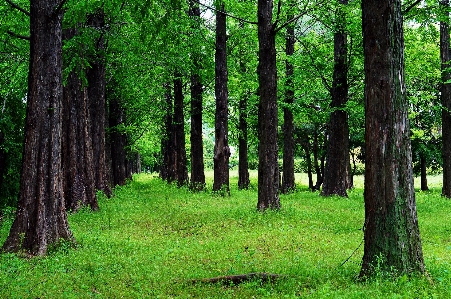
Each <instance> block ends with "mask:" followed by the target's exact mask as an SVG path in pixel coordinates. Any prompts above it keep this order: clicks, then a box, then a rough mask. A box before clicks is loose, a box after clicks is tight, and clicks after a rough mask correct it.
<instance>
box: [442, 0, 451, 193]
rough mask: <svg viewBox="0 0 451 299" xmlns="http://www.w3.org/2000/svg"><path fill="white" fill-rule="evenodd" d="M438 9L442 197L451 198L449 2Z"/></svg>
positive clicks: (446, 0) (443, 1)
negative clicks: (439, 17)
mask: <svg viewBox="0 0 451 299" xmlns="http://www.w3.org/2000/svg"><path fill="white" fill-rule="evenodd" d="M440 7H441V8H442V13H443V14H444V15H443V18H444V21H441V22H440V58H441V59H440V60H441V63H442V67H441V68H442V82H443V83H442V85H441V89H440V97H441V102H442V106H443V108H444V109H442V157H443V187H442V195H443V196H445V197H447V198H451V113H450V112H449V111H450V110H451V84H449V83H445V82H447V81H449V80H451V72H450V71H449V70H448V68H449V62H450V61H451V53H450V41H449V40H450V34H449V11H448V9H449V0H441V1H440Z"/></svg>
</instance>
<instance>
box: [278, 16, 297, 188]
mask: <svg viewBox="0 0 451 299" xmlns="http://www.w3.org/2000/svg"><path fill="white" fill-rule="evenodd" d="M293 17H294V16H293V15H292V14H288V16H287V19H288V21H289V20H291V19H292V18H293ZM294 42H295V40H294V24H293V23H292V24H290V25H288V26H287V33H286V37H285V45H286V46H285V53H286V55H287V57H290V56H292V55H293V54H294ZM293 70H294V68H293V64H292V63H291V62H290V61H289V59H287V60H286V62H285V73H286V81H285V107H284V108H283V166H282V174H283V176H282V188H281V191H282V193H288V192H290V191H292V190H294V189H295V188H296V185H295V178H294V146H295V145H294V135H293V134H294V124H293V112H292V110H291V109H292V105H293V102H294V83H293Z"/></svg>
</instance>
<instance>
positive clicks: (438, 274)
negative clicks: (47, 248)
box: [0, 172, 451, 298]
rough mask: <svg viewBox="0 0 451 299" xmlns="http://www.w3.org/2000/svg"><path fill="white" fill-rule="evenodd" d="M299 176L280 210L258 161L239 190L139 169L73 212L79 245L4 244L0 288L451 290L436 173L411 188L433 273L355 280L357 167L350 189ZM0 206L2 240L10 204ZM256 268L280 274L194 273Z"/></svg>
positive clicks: (243, 293) (148, 294)
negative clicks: (95, 204)
mask: <svg viewBox="0 0 451 299" xmlns="http://www.w3.org/2000/svg"><path fill="white" fill-rule="evenodd" d="M207 177H209V178H212V177H213V175H212V174H207ZM296 179H297V182H298V184H299V185H300V187H299V191H298V192H296V193H293V194H289V195H281V203H282V210H281V211H279V212H266V213H263V214H262V213H259V212H257V211H256V204H257V190H256V173H253V174H252V175H251V180H252V183H253V188H251V189H250V190H245V191H238V190H237V189H236V186H237V175H236V173H234V172H232V173H231V189H232V190H231V196H230V197H221V196H219V195H216V194H212V193H211V192H201V193H192V192H190V191H189V190H187V189H185V188H181V189H178V188H176V187H175V186H172V185H167V184H165V183H163V182H162V181H161V180H159V179H158V178H155V177H154V176H153V175H149V174H141V175H136V176H134V180H133V181H132V182H130V184H128V185H126V186H124V187H119V188H117V189H116V190H115V196H114V197H113V198H111V199H107V198H105V197H100V200H99V204H100V207H101V209H100V211H98V212H91V211H89V210H88V209H86V210H82V211H80V212H79V213H77V214H73V215H69V222H70V225H71V229H72V231H73V233H74V236H75V238H76V240H77V242H78V245H77V248H75V249H72V248H69V247H64V246H62V247H61V248H60V249H59V250H57V251H55V252H53V253H51V254H50V255H48V256H47V257H41V258H32V259H28V260H27V259H21V258H18V257H17V256H16V255H14V254H0V298H297V297H301V298H363V297H364V298H381V297H386V298H451V265H450V262H451V259H450V257H451V224H450V223H449V221H448V219H449V215H450V214H451V201H449V200H446V199H444V198H442V197H441V196H440V192H441V186H440V184H441V177H430V178H429V183H430V186H431V187H432V188H431V191H427V192H417V197H416V198H417V209H418V214H419V223H420V231H421V236H422V243H423V253H424V257H425V262H426V267H427V269H428V273H429V276H428V277H410V278H409V277H405V276H403V277H398V278H395V277H389V276H386V275H383V274H382V273H381V275H380V277H377V278H376V279H374V280H371V281H369V282H357V281H356V276H357V275H358V272H359V270H360V261H361V259H362V254H363V245H361V246H360V247H359V245H360V244H361V242H362V238H363V232H362V230H361V229H362V225H363V220H364V211H363V207H364V203H363V183H362V179H361V178H360V179H357V180H356V189H354V190H352V191H351V192H350V193H349V198H347V199H343V198H338V197H330V198H323V197H320V196H319V195H318V193H312V192H309V191H306V187H305V186H304V185H306V182H307V180H306V176H304V175H299V176H297V177H296ZM211 186H212V182H209V188H210V190H211ZM5 218H6V220H5V221H4V222H3V224H2V226H1V227H0V243H1V244H3V242H4V240H5V238H6V235H7V233H8V230H9V227H10V225H11V221H12V215H9V217H8V216H6V217H5ZM345 261H346V262H345ZM344 262H345V263H344ZM343 263H344V264H343ZM251 272H270V273H276V274H284V275H286V277H285V278H283V279H280V280H278V281H277V282H275V283H267V284H262V283H261V281H258V280H255V281H251V282H247V283H244V284H240V285H238V286H225V285H222V284H203V283H198V284H192V283H190V280H192V279H200V278H208V277H215V276H221V275H233V274H243V273H251Z"/></svg>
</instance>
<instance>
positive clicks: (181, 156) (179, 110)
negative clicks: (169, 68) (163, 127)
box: [172, 73, 188, 187]
mask: <svg viewBox="0 0 451 299" xmlns="http://www.w3.org/2000/svg"><path fill="white" fill-rule="evenodd" d="M172 127H173V130H174V131H173V132H174V135H173V136H174V139H173V145H174V149H175V151H174V152H173V153H174V158H173V160H172V162H173V166H174V169H175V180H176V181H177V186H179V187H181V186H185V185H187V184H188V168H187V166H186V149H185V117H184V115H183V85H182V77H181V75H180V74H178V73H176V74H175V78H174V117H173V124H172Z"/></svg>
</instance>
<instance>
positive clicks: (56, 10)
mask: <svg viewBox="0 0 451 299" xmlns="http://www.w3.org/2000/svg"><path fill="white" fill-rule="evenodd" d="M66 2H67V0H62V1H61V2H60V4H59V5H58V6H57V7H56V9H55V11H54V12H53V15H54V16H57V15H58V14H59V13H60V11H61V10H62V9H63V6H64V4H66Z"/></svg>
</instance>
